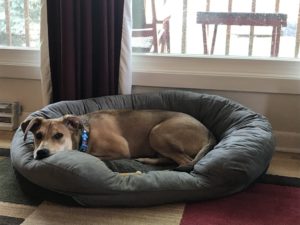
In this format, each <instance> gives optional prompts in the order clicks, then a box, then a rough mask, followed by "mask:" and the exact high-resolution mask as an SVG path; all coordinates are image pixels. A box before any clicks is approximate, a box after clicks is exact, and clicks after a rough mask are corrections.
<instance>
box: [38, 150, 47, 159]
mask: <svg viewBox="0 0 300 225" xmlns="http://www.w3.org/2000/svg"><path fill="white" fill-rule="evenodd" d="M49 153H50V152H49V150H48V149H46V148H44V149H40V150H38V151H37V152H36V159H43V158H46V157H48V156H49Z"/></svg>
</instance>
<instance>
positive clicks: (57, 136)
mask: <svg viewBox="0 0 300 225" xmlns="http://www.w3.org/2000/svg"><path fill="white" fill-rule="evenodd" d="M63 136H64V135H63V134H62V133H56V134H55V135H54V136H53V138H54V139H56V140H59V139H61V138H62V137H63Z"/></svg>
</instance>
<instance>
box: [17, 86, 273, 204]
mask: <svg viewBox="0 0 300 225" xmlns="http://www.w3.org/2000/svg"><path fill="white" fill-rule="evenodd" d="M99 109H165V110H172V111H180V112H184V113H187V114H190V115H192V116H194V117H195V118H197V119H198V120H200V121H201V122H202V123H203V124H204V125H206V126H207V127H208V128H209V129H210V130H211V131H212V133H213V134H214V135H215V137H216V138H217V140H218V143H217V145H216V146H215V147H214V149H212V150H211V151H210V152H209V153H208V154H207V155H206V156H205V157H204V158H202V159H201V160H200V161H199V162H198V163H197V164H196V165H195V167H194V169H193V170H192V171H191V172H189V173H188V172H179V171H174V170H172V169H169V168H160V167H155V166H147V165H143V164H141V163H139V162H136V161H134V160H117V161H113V162H103V161H101V160H99V159H98V158H96V157H93V156H91V155H88V154H85V153H82V152H79V151H63V152H59V153H57V154H55V155H53V156H50V157H48V158H45V159H43V160H34V159H33V156H32V150H33V145H32V143H33V135H31V134H30V135H28V138H27V140H26V142H24V141H23V137H24V134H23V132H22V131H21V129H20V128H19V129H18V130H17V131H16V134H15V136H14V138H13V142H12V147H11V160H12V165H13V167H14V168H15V170H16V171H17V173H19V174H20V175H21V176H22V177H24V178H25V180H28V181H30V182H32V183H34V184H35V185H37V186H38V187H42V188H44V189H47V190H49V191H50V192H52V193H53V192H54V193H60V194H63V195H64V196H69V197H71V198H72V199H74V200H75V201H76V202H78V203H80V204H81V205H84V206H140V205H155V204H162V203H170V202H180V201H185V202H187V201H199V200H204V199H212V198H218V197H223V196H227V195H230V194H233V193H236V192H239V191H241V190H243V189H245V188H246V187H248V186H249V185H250V184H251V183H252V182H253V181H255V179H257V178H258V177H259V176H260V175H261V174H263V173H264V171H265V170H266V169H267V167H268V165H269V162H270V160H271V157H272V153H273V151H274V140H273V136H272V129H271V126H270V124H269V122H268V121H267V119H266V118H265V117H263V116H261V115H259V114H257V113H255V112H253V111H251V110H249V109H247V108H246V107H244V106H242V105H240V104H238V103H235V102H233V101H231V100H228V99H226V98H222V97H219V96H213V95H207V94H199V93H193V92H185V91H166V92H160V93H149V94H133V95H126V96H108V97H99V98H93V99H86V100H78V101H64V102H59V103H55V104H51V105H49V106H47V107H45V108H43V109H42V110H40V111H37V112H35V113H33V114H31V115H30V116H31V117H36V116H42V117H45V118H56V117H60V116H63V115H65V114H75V115H81V114H86V113H88V112H92V111H96V110H99ZM136 170H139V171H141V172H142V173H141V174H139V175H128V176H122V175H120V173H119V172H125V171H136Z"/></svg>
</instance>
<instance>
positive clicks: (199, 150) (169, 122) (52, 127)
mask: <svg viewBox="0 0 300 225" xmlns="http://www.w3.org/2000/svg"><path fill="white" fill-rule="evenodd" d="M21 127H22V130H23V132H24V134H25V135H24V140H26V137H27V133H28V132H29V131H31V132H32V133H33V134H34V137H35V138H34V145H35V149H34V152H33V156H34V158H35V159H41V158H44V157H47V156H49V155H52V154H54V153H56V152H58V151H62V150H76V149H81V151H86V152H87V153H89V154H91V155H94V156H96V157H99V158H100V159H103V160H111V159H122V158H137V159H138V160H139V161H141V162H144V163H149V164H157V163H166V162H172V161H174V162H176V163H177V164H178V165H179V166H180V167H185V166H189V167H190V166H192V165H194V163H195V162H196V161H198V160H199V159H200V158H202V157H203V156H204V155H205V154H206V153H207V152H208V151H209V150H210V149H211V148H212V147H213V145H214V144H215V139H214V137H213V136H212V135H211V133H210V132H209V131H208V129H207V128H206V127H205V126H204V125H203V124H202V123H200V122H199V121H198V120H196V119H194V118H193V117H191V116H189V115H187V114H184V113H179V112H170V111H160V110H102V111H97V112H93V113H90V114H86V115H82V116H74V115H66V116H64V117H61V118H57V119H44V118H41V117H36V118H33V119H30V120H27V121H25V122H23V123H22V125H21Z"/></svg>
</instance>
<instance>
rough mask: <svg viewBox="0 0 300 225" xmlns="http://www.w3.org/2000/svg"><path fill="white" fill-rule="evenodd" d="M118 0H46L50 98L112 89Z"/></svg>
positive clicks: (120, 10)
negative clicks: (50, 81)
mask: <svg viewBox="0 0 300 225" xmlns="http://www.w3.org/2000/svg"><path fill="white" fill-rule="evenodd" d="M123 8H124V0H48V1H47V10H48V33H49V34H48V35H49V55H50V68H51V79H52V91H53V96H52V97H53V102H57V101H61V100H76V99H85V98H91V97H99V96H104V95H113V94H117V93H118V79H119V63H120V49H121V36H122V21H123Z"/></svg>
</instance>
